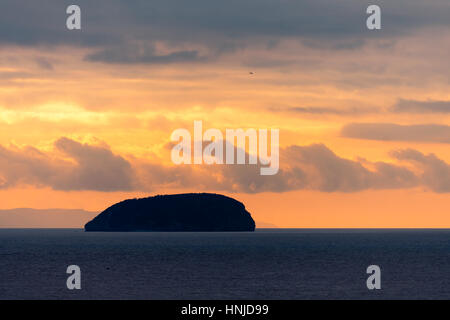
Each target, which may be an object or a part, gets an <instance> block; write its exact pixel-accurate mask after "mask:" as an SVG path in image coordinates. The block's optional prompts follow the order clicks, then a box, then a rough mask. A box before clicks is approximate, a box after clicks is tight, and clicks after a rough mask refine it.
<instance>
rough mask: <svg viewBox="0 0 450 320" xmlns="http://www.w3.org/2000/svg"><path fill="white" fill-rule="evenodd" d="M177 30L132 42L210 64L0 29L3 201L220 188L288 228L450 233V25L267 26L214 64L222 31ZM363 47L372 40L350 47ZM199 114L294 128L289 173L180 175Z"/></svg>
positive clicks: (289, 137) (3, 204)
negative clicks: (327, 30)
mask: <svg viewBox="0 0 450 320" xmlns="http://www.w3.org/2000/svg"><path fill="white" fill-rule="evenodd" d="M436 3H437V4H440V3H441V2H440V1H437V0H436ZM362 18H364V15H362ZM133 21H134V20H133ZM91 25H92V22H91ZM131 25H132V24H131ZM130 28H131V27H130ZM149 28H150V27H149ZM94 29H95V28H94ZM144 30H145V28H144ZM158 30H159V29H158ZM96 31H97V30H96ZM43 32H44V31H43ZM67 32H68V31H67ZM89 32H90V30H89V28H88V30H87V31H86V36H87V35H89ZM117 32H119V31H117ZM377 32H378V31H377ZM383 32H384V33H383ZM143 34H145V33H143ZM83 35H84V34H83V31H81V33H80V35H77V39H79V38H78V37H81V38H82V37H83ZM70 36H71V34H70V33H69V32H68V33H67V37H70ZM164 37H165V35H161V36H160V37H159V38H158V39H157V40H151V41H150V40H148V39H145V36H143V38H139V39H132V40H133V41H135V42H136V43H137V46H138V47H139V48H141V49H142V47H143V48H144V49H142V50H144V53H145V52H146V51H145V50H146V49H145V48H147V44H148V43H150V42H151V50H150V52H151V53H155V54H157V55H159V56H164V55H166V56H169V57H172V56H171V55H170V53H171V52H190V51H192V50H196V51H198V52H199V54H200V56H202V55H205V56H208V58H205V59H199V61H173V62H170V63H163V62H161V63H154V62H151V63H149V61H150V60H149V59H147V60H145V59H141V60H139V58H140V57H139V56H137V58H133V59H134V60H133V61H131V62H130V61H118V62H116V61H113V62H111V61H110V60H107V59H106V58H105V60H104V61H98V60H96V59H89V58H86V57H90V55H92V54H95V53H97V52H98V51H99V47H101V46H102V45H103V44H98V45H95V46H90V45H80V44H77V43H75V44H73V45H71V44H70V42H69V43H58V42H56V41H55V43H50V44H49V43H48V42H45V41H44V40H42V43H39V41H37V42H38V43H35V44H29V43H27V44H22V43H21V42H20V41H17V43H14V41H13V42H11V41H9V40H8V41H6V40H3V39H2V38H1V35H0V57H1V58H0V209H10V208H22V207H30V208H38V209H43V208H72V209H85V210H92V211H101V210H103V209H105V208H106V207H107V206H109V205H111V204H113V203H115V202H117V201H120V200H123V199H125V198H130V197H143V196H147V195H154V194H159V193H174V192H220V193H224V194H227V195H230V196H232V197H235V198H237V199H238V200H241V201H243V202H244V204H245V205H246V206H247V208H248V209H249V210H250V212H251V213H252V215H253V216H254V218H255V220H257V221H260V222H264V223H270V224H273V225H276V226H279V227H319V228H320V227H324V228H325V227H326V228H333V227H426V228H428V227H436V228H437V227H440V228H443V227H446V228H447V227H450V215H449V214H448V213H447V212H448V210H446V209H447V208H448V207H449V204H450V197H449V196H448V195H449V192H450V151H449V148H448V146H449V143H450V133H449V132H450V129H449V128H450V127H448V125H449V120H450V93H449V92H450V91H449V87H450V81H449V79H450V78H449V75H448V70H450V62H449V59H448V52H450V28H449V27H448V26H446V25H424V26H421V27H420V28H416V29H413V30H408V32H398V33H393V34H389V25H388V26H387V30H381V31H379V33H378V34H373V33H369V32H365V31H361V32H360V34H358V35H354V34H352V35H348V36H347V37H346V36H345V35H344V36H343V37H341V38H337V40H336V42H335V43H334V42H333V43H332V46H331V47H330V46H323V44H327V45H328V44H330V43H329V42H330V41H329V40H328V39H323V38H321V37H320V36H317V37H315V36H303V35H300V36H298V35H294V36H293V35H289V34H287V35H286V36H283V37H281V36H275V35H274V36H270V35H269V36H268V38H267V39H266V38H264V36H263V35H255V36H254V37H253V38H252V39H251V40H249V41H248V43H246V45H245V46H244V45H243V46H241V45H240V43H237V44H236V48H235V49H233V50H230V51H226V50H224V52H223V53H221V54H218V55H217V56H214V58H211V55H212V53H211V52H215V51H214V50H215V46H218V44H217V43H216V42H215V40H214V37H211V39H210V40H207V41H206V40H205V41H203V42H201V41H197V39H196V38H195V37H193V38H192V39H190V40H189V41H187V40H186V41H182V40H179V39H177V38H176V37H173V39H172V38H171V39H168V40H167V41H165V38H164ZM168 37H172V35H171V34H170V35H168ZM259 37H261V38H259ZM302 37H304V38H302ZM358 37H359V38H358ZM272 38H273V39H272ZM127 39H128V38H127ZM208 39H209V38H208ZM258 39H259V40H258ZM169 40H170V41H169ZM244 40H245V39H244ZM270 40H276V43H274V44H273V45H269V44H270V43H271V42H270ZM349 40H351V41H356V43H358V45H357V46H356V47H352V46H350V47H349V48H343V49H342V48H340V46H339V45H341V44H342V45H347V43H348V41H349ZM127 41H128V40H127ZM208 41H209V42H208ZM223 41H224V43H225V40H223ZM226 41H229V39H227V40H226ZM358 41H362V43H361V44H359V42H358ZM133 43H134V42H133ZM120 45H121V44H118V47H114V48H118V49H117V50H120V48H121V47H120ZM107 49H108V48H107ZM100 51H101V50H100ZM136 51H137V52H140V49H139V50H138V49H136ZM124 54H129V53H127V52H125V53H124ZM136 55H138V53H136ZM174 56H177V55H174ZM125 58H129V56H125ZM125 58H124V57H121V59H122V60H126V59H125ZM158 61H159V60H158ZM161 61H166V60H161ZM249 72H253V73H254V74H250V73H249ZM402 108H403V109H402ZM399 110H400V111H399ZM194 120H202V121H203V123H204V127H205V129H206V128H217V129H220V130H222V132H224V131H225V129H227V128H230V129H235V128H244V129H245V128H255V129H265V128H278V129H280V147H281V149H282V151H281V152H282V158H281V160H280V170H282V171H283V173H282V174H280V175H278V176H274V177H268V178H267V179H265V180H264V181H262V182H261V185H259V183H260V182H259V180H258V179H259V178H257V177H254V176H252V174H251V172H250V171H245V170H246V169H244V170H243V171H242V172H241V171H238V170H242V169H236V170H235V169H230V170H231V171H232V172H231V171H230V175H229V176H228V175H227V173H226V171H222V168H217V167H212V168H207V169H205V168H202V167H192V168H176V167H175V166H174V165H173V164H172V163H171V160H170V149H169V147H168V146H169V145H170V135H171V133H172V131H173V130H175V129H177V128H186V129H188V130H190V131H192V126H193V121H194ZM352 124H358V126H356V127H354V126H353V127H352ZM367 124H371V126H370V127H369V126H368V125H367ZM386 124H388V126H384V125H386ZM316 144H320V145H322V146H323V147H314V145H316ZM290 146H298V147H300V149H295V148H294V149H289V147H290ZM405 150H409V151H408V152H407V151H405ZM412 150H414V152H412ZM328 151H329V152H328ZM396 152H397V153H396ZM283 154H285V156H284V157H283ZM430 154H434V156H431V155H430ZM378 165H380V167H379V166H378ZM385 166H388V167H389V168H388V169H384V168H385ZM296 168H298V169H301V171H302V172H303V175H299V176H295V177H294V176H293V174H294V173H295V172H296V171H295V169H296ZM103 169H104V170H103ZM99 170H100V171H101V172H100V173H99ZM117 170H118V171H117ZM224 170H227V169H224ZM346 170H348V171H346ZM391 170H392V171H391ZM336 171H339V172H338V173H339V174H336ZM391 172H392V173H391ZM97 173H99V175H100V176H101V178H99V179H97V180H96V174H97ZM397 175H398V176H397ZM121 179H123V180H121ZM252 179H253V180H252ZM271 179H272V180H271ZM119 180H120V181H119ZM223 180H225V182H223ZM251 183H254V184H255V185H256V187H254V189H252V190H249V188H248V186H246V185H245V184H251ZM0 227H1V225H0Z"/></svg>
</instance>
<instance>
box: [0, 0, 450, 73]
mask: <svg viewBox="0 0 450 320" xmlns="http://www.w3.org/2000/svg"><path fill="white" fill-rule="evenodd" d="M70 4H72V3H71V2H70V1H57V0H41V1H39V3H37V2H30V1H27V0H3V1H2V10H1V12H0V44H8V45H11V44H13V45H22V46H30V45H33V46H35V45H76V46H83V47H87V48H93V49H95V53H93V54H89V55H87V56H86V58H87V59H89V60H92V61H102V62H106V63H150V64H153V63H159V64H166V63H173V62H184V61H198V60H201V59H203V55H202V54H200V53H199V50H205V51H206V55H207V56H208V57H209V58H212V57H214V56H217V55H220V54H223V53H227V52H230V51H234V50H236V49H238V48H242V47H245V46H247V45H251V44H252V43H264V44H266V45H267V46H268V47H271V46H272V47H273V46H274V45H276V43H277V42H279V41H280V40H282V39H284V38H296V39H299V40H301V41H303V42H304V44H305V45H307V46H310V47H316V48H318V47H319V48H322V49H333V50H353V49H356V48H360V47H361V46H363V45H364V43H365V41H366V40H367V39H370V34H369V33H368V31H367V29H366V28H365V23H364V21H365V17H366V13H365V11H366V8H367V7H368V5H370V4H371V2H370V1H358V0H348V1H344V2H333V1H328V0H302V1H282V2H281V3H280V2H277V1H267V0H264V1H261V0H246V1H234V0H233V1H209V0H192V1H189V2H186V1H180V0H154V1H145V0H135V1H132V2H130V1H125V0H96V1H95V2H93V1H88V0H79V1H77V4H78V5H79V6H80V7H81V8H82V19H83V24H82V32H70V33H69V32H68V31H67V30H66V29H65V23H64V20H65V17H66V15H65V9H66V7H67V6H68V5H70ZM381 7H382V9H383V19H384V20H383V21H385V23H384V27H383V28H384V30H385V31H386V32H384V33H383V35H382V37H383V38H390V37H393V36H396V35H402V34H406V33H409V32H411V31H413V30H417V29H420V28H423V27H429V26H446V27H448V26H449V24H450V22H449V20H448V17H449V16H450V8H449V6H448V2H447V1H446V0H433V1H428V2H427V3H424V2H423V1H421V0H409V1H407V0H398V1H395V2H383V3H381ZM16 17H21V19H20V23H19V22H18V20H17V18H16ZM378 37H380V35H378ZM161 42H164V44H165V45H166V46H167V47H170V48H171V50H170V51H169V52H165V53H158V52H156V51H157V50H156V44H158V43H159V44H160V43H161Z"/></svg>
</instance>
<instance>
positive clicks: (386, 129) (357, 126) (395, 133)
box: [341, 123, 450, 143]
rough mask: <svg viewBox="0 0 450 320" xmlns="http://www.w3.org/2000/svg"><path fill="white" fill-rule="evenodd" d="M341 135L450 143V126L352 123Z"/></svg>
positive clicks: (371, 138) (381, 139)
mask: <svg viewBox="0 0 450 320" xmlns="http://www.w3.org/2000/svg"><path fill="white" fill-rule="evenodd" d="M341 135H342V136H343V137H347V138H355V139H368V140H380V141H412V142H439V143H450V126H447V125H438V124H418V125H399V124H393V123H351V124H347V125H345V126H344V127H343V128H342V130H341Z"/></svg>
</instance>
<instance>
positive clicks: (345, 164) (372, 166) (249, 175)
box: [0, 138, 450, 193]
mask: <svg viewBox="0 0 450 320" xmlns="http://www.w3.org/2000/svg"><path fill="white" fill-rule="evenodd" d="M391 156H392V158H393V160H395V161H396V163H388V162H370V161H367V160H363V159H358V160H352V159H346V158H343V157H340V156H338V155H337V154H335V153H334V152H333V151H332V150H330V149H329V148H328V147H326V146H325V145H323V144H313V145H309V146H290V147H287V148H283V149H281V150H280V164H281V167H280V170H279V172H278V174H277V175H274V176H261V175H260V170H259V169H260V166H259V165H210V166H208V165H195V166H194V165H180V166H173V165H163V164H160V163H151V162H150V161H151V159H136V158H131V159H129V160H127V159H125V158H123V157H122V156H119V155H115V154H113V153H112V152H111V150H110V149H109V148H108V147H107V146H93V145H88V144H82V143H80V142H77V141H74V140H71V139H68V138H61V139H59V140H57V141H56V142H55V150H54V151H53V152H47V153H45V152H41V151H39V150H37V149H35V148H32V147H25V148H16V147H11V148H5V147H1V146H0V188H4V189H5V188H12V187H15V186H18V185H32V186H35V187H51V188H53V189H55V190H65V191H70V190H97V191H104V192H108V191H132V190H135V191H150V190H158V189H171V188H172V189H191V190H196V191H226V192H242V193H259V192H286V191H292V190H303V189H308V190H317V191H321V192H358V191H363V190H369V189H378V190H382V189H404V188H414V187H422V188H426V189H428V190H431V191H433V192H439V193H442V192H450V164H448V163H446V162H445V161H444V160H442V159H439V158H438V157H437V156H436V155H434V154H428V155H425V154H422V153H421V152H419V151H417V150H412V149H406V150H396V151H393V152H391Z"/></svg>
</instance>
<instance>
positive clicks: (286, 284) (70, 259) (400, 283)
mask: <svg viewBox="0 0 450 320" xmlns="http://www.w3.org/2000/svg"><path fill="white" fill-rule="evenodd" d="M72 264H75V265H78V266H80V268H81V273H82V274H81V276H82V290H79V291H69V290H68V289H67V288H66V279H67V276H68V275H67V274H66V268H67V266H68V265H72ZM372 264H376V265H379V266H380V267H381V269H382V279H381V281H382V289H381V290H377V291H369V290H368V289H367V287H366V279H367V276H368V275H367V274H366V268H367V266H369V265H372ZM395 298H397V299H450V230H307V229H306V230H304V229H303V230H302V229H285V230H276V229H263V230H258V231H257V232H255V233H85V232H83V231H82V230H75V229H65V230H43V229H39V230H38V229H29V230H22V229H21V230H5V229H4V230H0V299H395Z"/></svg>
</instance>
